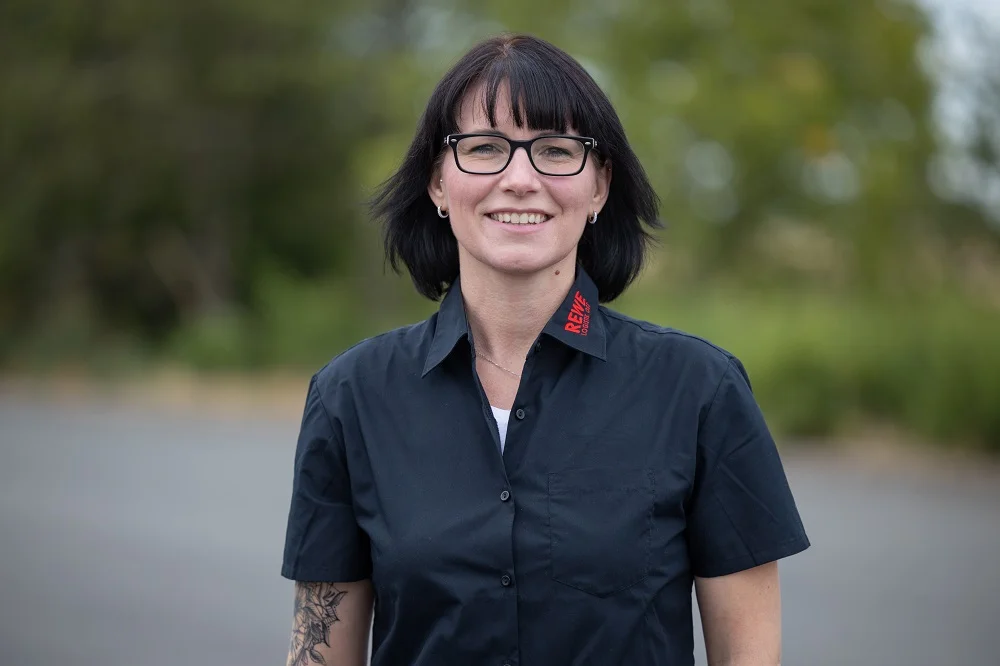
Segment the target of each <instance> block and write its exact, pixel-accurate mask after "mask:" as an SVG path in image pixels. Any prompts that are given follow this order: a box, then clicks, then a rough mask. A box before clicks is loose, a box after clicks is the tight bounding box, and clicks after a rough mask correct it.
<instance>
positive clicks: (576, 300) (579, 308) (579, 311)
mask: <svg viewBox="0 0 1000 666" xmlns="http://www.w3.org/2000/svg"><path fill="white" fill-rule="evenodd" d="M563 328H565V329H566V330H567V331H569V332H570V333H576V334H577V335H587V331H589V330H590V303H588V302H587V299H585V298H584V297H583V296H582V295H581V294H580V292H579V291H578V292H576V293H575V294H574V295H573V306H572V307H571V308H570V309H569V314H568V315H567V316H566V325H565V326H564V327H563Z"/></svg>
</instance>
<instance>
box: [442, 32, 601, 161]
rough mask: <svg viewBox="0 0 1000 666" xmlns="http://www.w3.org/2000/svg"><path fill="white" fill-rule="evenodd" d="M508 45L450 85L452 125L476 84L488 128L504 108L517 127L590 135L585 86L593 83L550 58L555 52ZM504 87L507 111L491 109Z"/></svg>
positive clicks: (571, 66)
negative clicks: (550, 52) (545, 52)
mask: <svg viewBox="0 0 1000 666" xmlns="http://www.w3.org/2000/svg"><path fill="white" fill-rule="evenodd" d="M511 46H512V47H513V48H508V49H504V50H503V51H502V52H501V54H499V57H497V55H498V54H496V53H494V54H492V56H493V57H491V58H490V59H489V62H486V63H483V65H484V66H483V67H482V68H481V69H479V70H478V72H477V71H475V70H472V71H471V72H470V76H469V78H468V79H467V80H466V81H463V82H461V83H460V85H458V86H456V87H455V88H454V89H453V91H454V93H455V94H454V95H453V96H452V99H451V100H449V101H450V102H451V103H450V105H449V107H450V109H451V114H450V115H451V117H450V120H451V123H452V125H453V128H454V129H457V127H458V116H459V114H460V112H461V105H462V102H463V101H464V99H465V95H466V94H468V93H469V92H471V91H473V90H475V89H476V88H479V91H478V93H477V96H478V97H479V99H478V100H476V102H477V103H478V104H480V105H481V108H482V110H483V112H484V114H485V116H486V118H487V120H488V121H489V123H490V126H491V127H496V126H497V116H498V115H499V116H503V114H504V113H508V112H509V113H510V114H511V118H512V119H513V121H514V124H515V125H516V126H517V127H519V128H525V127H527V129H531V130H536V131H544V130H551V131H554V132H557V133H560V134H565V133H566V132H567V131H568V130H569V128H572V129H573V130H574V131H576V132H579V133H580V134H584V135H588V136H592V134H591V131H592V129H593V128H591V127H590V126H589V125H590V123H588V120H587V119H588V118H591V117H594V116H595V115H597V113H598V112H597V109H596V107H594V105H593V102H592V101H590V103H588V101H589V100H592V95H588V94H587V88H588V87H591V86H594V87H596V84H595V83H594V82H593V80H591V79H590V77H589V76H588V75H587V74H586V72H584V71H583V70H582V69H581V68H580V67H579V65H577V64H576V63H575V62H573V61H568V62H564V61H563V58H559V57H556V58H553V55H555V54H545V57H541V56H542V54H538V53H532V52H531V51H529V50H521V49H518V48H517V45H516V44H512V45H511ZM553 60H555V62H553ZM583 77H586V79H584V78H583ZM456 83H458V82H456ZM588 84H589V85H588ZM480 86H481V87H480ZM504 86H506V87H507V88H508V91H509V94H510V97H509V99H510V104H511V107H512V108H510V109H499V108H497V107H498V103H499V102H498V100H501V91H502V90H503V87H504ZM450 131H453V130H450ZM595 138H597V137H595ZM598 143H599V144H600V143H601V142H600V141H599V142H598Z"/></svg>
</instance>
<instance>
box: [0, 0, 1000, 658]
mask: <svg viewBox="0 0 1000 666" xmlns="http://www.w3.org/2000/svg"><path fill="white" fill-rule="evenodd" d="M501 31H526V32H531V33H533V34H536V35H539V36H541V37H544V38H546V39H549V40H551V41H553V42H554V43H556V44H557V45H559V46H560V47H562V48H564V49H565V50H567V51H569V52H570V53H571V54H572V55H573V56H575V57H576V58H578V59H579V60H580V61H581V62H582V63H583V64H584V65H585V67H586V68H587V69H588V70H589V71H590V72H591V74H592V75H593V76H594V77H595V78H596V79H597V81H598V82H599V83H600V84H601V85H602V87H603V88H604V89H605V90H606V91H607V93H608V94H609V96H610V98H611V100H612V102H613V103H614V104H615V105H616V107H617V109H618V111H619V114H620V116H621V118H622V120H623V123H624V125H625V128H626V131H627V133H628V136H629V139H630V141H631V143H632V145H633V147H634V149H635V150H636V152H637V153H638V155H639V157H640V159H641V160H642V161H643V163H644V165H645V166H646V168H647V170H648V172H649V175H650V176H651V179H652V182H653V184H654V186H655V187H656V190H657V191H658V193H659V194H660V196H661V197H662V200H663V206H662V215H663V219H664V221H665V222H666V223H667V229H666V231H665V232H663V233H662V234H661V235H660V241H661V243H660V246H659V248H658V249H657V251H656V252H655V254H654V256H653V258H652V261H651V262H650V265H649V267H648V269H647V270H646V272H645V273H644V274H643V276H642V278H641V280H640V281H639V282H638V283H637V284H636V285H635V286H634V287H633V288H632V289H631V290H630V291H629V292H627V293H626V295H625V296H623V297H622V298H621V299H619V300H618V301H616V302H615V303H614V304H613V307H615V308H616V309H619V310H622V311H624V312H626V313H628V314H630V315H633V316H636V317H640V318H644V319H649V320H652V321H654V322H657V323H660V324H664V325H669V326H674V327H677V328H681V329H684V330H687V331H689V332H693V333H696V334H699V335H702V336H705V337H708V338H709V339H711V340H712V341H714V342H716V343H718V344H720V345H722V346H723V347H726V348H727V349H729V350H730V351H732V352H734V353H735V354H737V355H738V356H739V357H740V358H741V359H742V360H743V361H744V362H745V364H746V365H747V367H748V370H749V372H750V376H751V379H752V380H753V383H754V388H755V392H756V394H757V396H758V398H759V400H760V402H761V404H762V406H763V409H764V412H765V414H766V416H767V418H768V421H769V423H770V424H771V426H772V427H773V429H774V430H775V432H776V433H777V435H778V436H779V439H780V442H781V445H782V447H783V451H784V452H785V455H786V458H787V460H788V467H789V473H790V477H791V479H792V485H793V489H795V490H796V492H797V495H798V496H799V497H800V503H801V504H802V507H801V508H802V511H803V515H804V518H805V519H806V523H807V527H810V533H811V536H813V541H814V544H815V545H814V548H813V549H812V550H811V551H809V552H807V553H806V554H804V555H803V556H801V558H799V559H793V560H791V561H790V562H789V564H788V574H787V578H786V580H788V581H790V582H788V583H786V584H787V585H788V587H789V591H788V592H787V595H789V599H790V601H789V602H787V603H786V627H789V628H788V629H786V659H785V663H789V664H794V663H808V664H831V665H832V664H846V663H851V664H855V663H857V664H879V665H881V664H897V663H898V664H929V665H930V664H957V663H981V664H988V663H1000V662H998V661H996V659H997V657H996V655H997V654H1000V639H998V637H997V634H998V633H1000V632H997V631H996V628H997V627H998V626H1000V625H998V623H1000V604H998V602H997V599H998V598H1000V573H998V566H997V565H996V564H995V553H996V552H997V550H998V549H1000V514H998V513H997V508H998V507H1000V490H998V487H1000V462H998V456H1000V3H998V2H996V0H961V1H959V0H920V1H919V2H918V1H917V0H911V1H904V0H849V1H841V2H831V1H828V0H757V1H756V2H753V3H747V2H737V0H680V1H676V2H654V1H653V0H619V1H618V2H598V1H597V0H561V1H557V2H550V3H545V5H544V7H543V6H541V5H539V4H538V3H537V2H528V1H526V0H504V2H471V1H465V0H422V1H420V2H417V1H414V0H368V1H366V2H361V1H360V0H338V1H336V2H329V1H326V2H322V1H320V0H289V1H288V2H263V1H262V0H240V1H238V2H237V1H236V0H203V1H202V2H199V3H191V2H174V1H167V0H145V1H144V2H142V3H137V2H126V1H124V0H100V1H97V2H88V3H84V2H79V1H78V0H48V1H46V2H37V1H30V2H29V1H28V0H6V1H5V2H3V3H2V4H0V499H3V502H4V504H3V508H2V510H0V544H2V545H0V599H3V601H2V602H0V603H2V607H0V664H7V663H10V664H15V663H16V664H50V663H53V664H54V663H63V661H70V662H72V663H77V664H90V663H95V664H96V663H101V664H115V663H122V664H124V663H130V664H134V663H148V664H193V663H208V662H212V663H215V664H219V663H221V664H227V663H233V664H237V663H240V664H244V663H246V664H249V663H254V664H257V663H260V664H264V663H276V662H278V661H280V660H282V659H283V658H284V654H283V651H284V649H285V641H286V639H287V629H288V626H289V625H290V618H291V605H290V603H291V602H290V599H291V596H290V595H291V591H290V587H288V586H287V585H286V582H285V581H281V580H280V579H278V578H277V571H278V565H279V562H280V548H281V539H282V535H283V528H284V525H283V520H284V516H283V512H284V511H286V510H287V501H288V492H289V484H290V471H291V453H292V450H293V448H294V437H295V433H296V427H297V422H296V418H297V416H298V412H299V410H300V409H301V403H302V400H303V398H304V393H305V387H306V382H307V380H308V377H309V375H310V374H311V373H312V372H313V371H315V370H316V369H317V368H319V367H320V366H321V365H322V364H324V363H325V362H326V361H327V360H329V358H331V357H332V356H333V355H335V354H336V353H337V352H339V351H340V350H342V349H344V348H346V347H347V346H349V345H351V344H353V343H354V342H356V341H358V340H360V339H362V338H364V337H366V336H369V335H372V334H375V333H377V332H380V331H383V330H385V329H387V328H390V327H395V326H399V325H403V324H406V323H410V322H413V321H416V320H418V319H421V318H423V317H425V316H427V315H428V314H429V313H431V312H433V311H434V309H435V308H436V304H434V303H430V302H427V301H422V300H420V299H419V298H418V297H417V296H416V295H415V293H414V291H413V289H412V287H411V285H410V283H409V281H408V279H407V278H406V276H396V275H394V274H392V273H391V272H389V271H387V270H386V268H385V266H384V263H383V259H382V254H381V243H380V237H379V230H378V228H377V227H376V226H375V225H374V224H372V222H371V221H370V220H369V219H368V217H367V215H366V209H365V202H366V199H367V198H368V197H369V196H370V195H371V194H372V192H373V190H374V188H375V187H376V186H377V185H378V184H379V183H380V182H381V181H382V180H383V179H385V178H386V177H387V176H388V175H389V174H390V173H391V172H392V171H393V170H394V169H395V168H396V166H397V165H398V164H399V162H400V160H401V158H402V155H403V152H404V150H405V149H406V147H407V145H408V143H409V141H410V138H411V137H412V134H413V131H414V129H415V126H416V122H417V119H418V117H419V115H420V113H421V112H422V110H423V106H424V104H425V102H426V100H427V97H428V96H429V94H430V92H431V90H432V88H433V86H434V84H435V83H436V82H437V80H438V79H439V78H440V77H441V76H442V74H443V73H444V72H445V70H446V69H447V68H448V67H449V66H450V65H451V64H452V63H453V62H454V61H455V60H456V59H457V58H458V57H460V55H461V54H462V53H463V52H464V51H465V50H466V49H467V48H468V47H469V46H471V45H472V44H473V43H474V42H476V41H478V40H479V39H482V38H484V37H486V36H489V35H493V34H495V33H498V32H501ZM67 383H69V384H71V385H72V386H73V387H74V389H73V391H71V393H72V396H71V397H72V399H68V397H67V392H66V391H65V390H63V389H64V387H65V386H66V385H67ZM109 387H118V388H117V389H114V388H109ZM121 387H125V388H124V389H122V388H121ZM112 394H113V396H112ZM136 396H144V397H145V398H149V399H144V400H135V399H134V398H135V397H136ZM180 403H183V406H182V407H180ZM275 407H277V408H275ZM820 444H826V446H820ZM834 444H835V445H836V446H831V445H834ZM844 450H850V451H852V452H858V451H861V452H862V455H860V459H859V457H858V456H853V454H852V457H851V458H850V461H847V459H845V457H844V455H843V453H842V452H843V451H844ZM810 519H812V520H810ZM789 604H790V606H789ZM789 608H791V610H789ZM859 608H861V609H864V612H858V609H859ZM63 631H67V632H69V633H68V634H67V635H66V637H65V638H61V632H63ZM60 660H62V661H60Z"/></svg>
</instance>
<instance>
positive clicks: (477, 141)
mask: <svg viewBox="0 0 1000 666" xmlns="http://www.w3.org/2000/svg"><path fill="white" fill-rule="evenodd" d="M444 145H446V146H451V148H452V151H453V152H454V153H455V164H456V165H457V166H458V168H459V169H460V170H461V171H464V172H465V173H471V174H477V175H483V176H485V175H490V174H495V173H500V172H501V171H503V170H504V169H506V168H507V165H508V164H510V161H511V160H512V159H513V158H514V151H515V150H517V149H518V148H524V150H525V152H526V153H528V159H529V161H530V162H531V165H532V166H533V167H535V170H536V171H538V173H540V174H542V175H545V176H575V175H576V174H578V173H580V172H581V171H583V167H584V166H585V165H586V164H587V155H589V154H590V151H591V150H594V149H595V148H597V140H596V139H591V138H590V137H586V136H570V135H568V134H549V135H546V136H537V137H535V138H534V139H530V140H528V141H514V140H513V139H508V138H507V137H504V136H500V135H498V134H449V135H448V136H446V137H445V138H444Z"/></svg>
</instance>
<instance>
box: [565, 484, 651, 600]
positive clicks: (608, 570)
mask: <svg viewBox="0 0 1000 666" xmlns="http://www.w3.org/2000/svg"><path fill="white" fill-rule="evenodd" d="M653 483H654V480H653V475H652V472H650V471H648V470H641V469H632V470H620V469H580V470H569V471H564V472H555V473H552V474H549V479H548V514H549V515H548V519H549V524H548V530H549V556H550V562H549V575H550V576H551V578H552V580H554V581H556V582H558V583H562V584H563V585H568V586H570V587H574V588H576V589H578V590H582V591H584V592H587V593H589V594H593V595H596V596H599V597H604V596H608V595H611V594H614V593H615V592H619V591H621V590H624V589H625V588H628V587H631V586H633V585H635V584H636V583H638V582H640V581H641V580H643V579H644V578H645V577H646V576H647V575H648V573H649V565H650V555H651V553H650V549H651V543H652V530H653V498H654V486H653Z"/></svg>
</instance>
